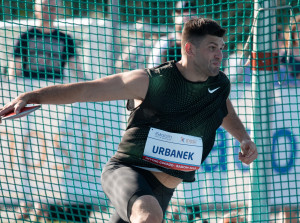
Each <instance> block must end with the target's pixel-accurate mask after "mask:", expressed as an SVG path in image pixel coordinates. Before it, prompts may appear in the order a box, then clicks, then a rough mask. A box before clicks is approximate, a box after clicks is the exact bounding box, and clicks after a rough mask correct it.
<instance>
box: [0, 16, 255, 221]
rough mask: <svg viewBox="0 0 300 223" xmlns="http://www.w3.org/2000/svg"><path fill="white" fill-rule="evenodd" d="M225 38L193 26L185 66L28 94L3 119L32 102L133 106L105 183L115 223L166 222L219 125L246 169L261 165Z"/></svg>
mask: <svg viewBox="0 0 300 223" xmlns="http://www.w3.org/2000/svg"><path fill="white" fill-rule="evenodd" d="M224 34H225V30H224V29H223V28H222V27H220V26H219V25H218V24H217V23H216V22H215V21H213V20H210V19H205V18H198V19H192V20H190V21H188V22H186V23H185V25H184V28H183V34H182V59H181V60H180V61H178V62H175V61H170V62H167V63H164V64H162V65H160V66H157V67H154V68H150V69H144V70H134V71H130V72H126V73H119V74H115V75H111V76H108V77H104V78H100V79H97V80H93V81H89V82H80V83H72V84H63V85H55V86H50V87H45V88H41V89H38V90H35V91H32V92H28V93H23V94H21V95H20V96H19V97H17V98H16V99H14V100H13V101H12V102H10V103H8V104H7V105H5V106H4V108H2V109H1V110H0V116H1V115H4V114H6V113H8V112H9V111H12V110H15V111H16V112H17V113H18V112H19V111H20V109H21V108H23V107H24V106H25V105H27V104H31V103H33V104H70V103H74V102H99V101H110V100H123V99H128V100H129V101H128V102H129V103H128V108H129V109H131V110H132V113H131V115H130V118H129V120H128V127H127V129H126V132H125V134H124V136H123V138H122V141H121V143H120V145H119V148H118V151H117V152H116V154H115V155H114V156H113V157H112V158H111V159H110V161H109V162H108V163H107V164H106V166H105V168H104V169H103V172H102V178H101V179H102V187H103V190H104V192H105V193H106V195H107V196H108V198H109V199H110V201H111V202H112V204H113V206H114V207H115V209H116V212H115V214H114V215H113V216H112V218H111V219H110V222H132V223H141V222H149V223H161V222H162V221H163V217H164V214H165V211H166V208H167V206H168V204H169V201H170V199H171V197H172V195H173V192H174V190H175V188H176V187H177V186H178V185H179V184H180V183H181V182H182V181H185V182H192V181H194V180H195V171H196V170H197V169H198V168H199V166H200V164H201V163H202V162H203V161H204V160H205V158H206V157H207V155H208V154H209V152H210V151H211V149H212V148H213V145H214V141H215V135H216V130H217V129H218V128H219V126H220V125H222V126H223V127H224V128H225V129H226V130H227V131H228V132H229V133H231V134H232V135H233V136H234V137H235V138H236V139H237V140H238V141H239V142H240V144H241V152H240V153H239V159H240V160H241V161H242V162H243V163H245V164H250V163H251V162H253V161H254V160H255V159H256V158H257V155H258V153H257V149H256V145H255V144H254V143H253V142H252V141H251V139H250V137H249V135H248V133H247V132H246V130H245V128H244V126H243V124H242V123H241V121H240V119H239V118H238V116H237V114H236V113H235V111H234V108H233V106H232V104H231V102H230V100H229V98H228V96H229V92H230V82H229V80H228V78H227V77H226V75H225V74H224V73H223V72H221V71H220V70H219V69H220V66H221V62H222V57H223V55H222V50H223V48H224V40H223V36H224Z"/></svg>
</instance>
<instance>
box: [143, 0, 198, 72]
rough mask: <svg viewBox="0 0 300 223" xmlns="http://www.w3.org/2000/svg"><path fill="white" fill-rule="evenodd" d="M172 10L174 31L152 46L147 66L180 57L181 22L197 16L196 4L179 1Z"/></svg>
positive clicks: (176, 59) (177, 59)
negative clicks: (173, 10)
mask: <svg viewBox="0 0 300 223" xmlns="http://www.w3.org/2000/svg"><path fill="white" fill-rule="evenodd" d="M175 7H176V9H175V12H174V15H173V17H174V20H175V21H174V22H175V32H172V33H170V34H169V35H167V36H164V37H162V38H161V39H160V40H159V41H158V42H157V43H156V44H155V46H154V48H153V50H152V53H151V55H150V57H149V61H148V67H149V68H150V67H154V66H157V65H159V64H161V63H164V62H167V61H169V60H175V61H179V60H180V59H181V31H182V28H183V24H184V23H185V22H186V21H188V20H189V19H191V18H197V16H196V13H197V10H196V6H195V4H193V3H192V2H191V1H179V2H177V3H176V6H175Z"/></svg>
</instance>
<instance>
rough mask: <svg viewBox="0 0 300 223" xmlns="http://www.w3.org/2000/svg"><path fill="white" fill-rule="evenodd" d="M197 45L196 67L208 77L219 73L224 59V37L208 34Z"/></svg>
mask: <svg viewBox="0 0 300 223" xmlns="http://www.w3.org/2000/svg"><path fill="white" fill-rule="evenodd" d="M195 46H196V53H195V58H194V65H195V66H196V69H198V70H199V72H201V73H202V74H204V75H206V76H207V77H209V76H216V75H218V73H219V70H220V67H221V64H222V59H223V53H222V50H223V49H224V46H225V44H224V40H223V38H222V37H217V36H211V35H206V36H204V37H202V38H201V39H200V41H198V43H197V44H195Z"/></svg>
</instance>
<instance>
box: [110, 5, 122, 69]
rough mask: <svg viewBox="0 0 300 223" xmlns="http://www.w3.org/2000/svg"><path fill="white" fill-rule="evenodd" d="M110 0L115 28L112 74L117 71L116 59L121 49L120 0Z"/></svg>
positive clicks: (113, 26)
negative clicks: (119, 41)
mask: <svg viewBox="0 0 300 223" xmlns="http://www.w3.org/2000/svg"><path fill="white" fill-rule="evenodd" d="M109 2H110V13H111V20H112V28H113V32H112V34H113V36H112V38H113V39H112V49H111V50H113V53H112V56H113V58H111V59H112V62H113V64H112V67H111V69H110V70H111V72H109V73H110V74H113V73H115V66H114V64H115V60H116V59H117V57H118V53H117V52H118V51H119V47H118V46H119V44H118V36H120V33H119V32H120V26H121V25H120V24H121V23H120V13H119V0H109Z"/></svg>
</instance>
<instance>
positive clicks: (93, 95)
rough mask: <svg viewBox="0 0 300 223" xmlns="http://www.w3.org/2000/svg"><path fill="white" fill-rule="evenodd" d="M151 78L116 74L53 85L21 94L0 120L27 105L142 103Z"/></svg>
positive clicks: (132, 73) (134, 73)
mask: <svg viewBox="0 0 300 223" xmlns="http://www.w3.org/2000/svg"><path fill="white" fill-rule="evenodd" d="M148 83H149V78H148V75H147V73H146V72H145V71H144V70H134V71H130V72H126V73H120V74H114V75H111V76H107V77H104V78H100V79H97V80H93V81H88V82H79V83H71V84H61V85H53V86H49V87H44V88H40V89H37V90H35V91H31V92H27V93H23V94H21V95H20V96H19V97H17V98H16V99H14V100H13V101H12V102H10V103H8V104H7V105H5V106H4V107H3V108H2V109H0V116H1V115H4V114H6V113H8V112H9V111H12V110H15V112H17V113H18V112H19V111H20V110H21V109H22V108H23V107H24V106H26V104H71V103H74V102H97V101H99V102H100V101H112V100H125V99H139V100H143V99H144V97H145V96H146V93H147V90H148Z"/></svg>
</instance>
